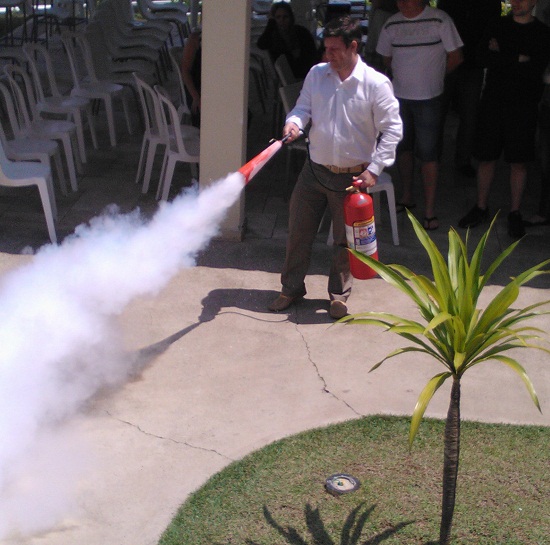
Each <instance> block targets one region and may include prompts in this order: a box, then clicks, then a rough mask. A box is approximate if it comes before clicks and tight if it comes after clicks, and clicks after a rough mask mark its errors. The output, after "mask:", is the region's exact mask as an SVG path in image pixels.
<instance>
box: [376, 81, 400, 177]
mask: <svg viewBox="0 0 550 545" xmlns="http://www.w3.org/2000/svg"><path fill="white" fill-rule="evenodd" d="M373 119H374V125H375V127H376V129H377V131H378V132H379V134H380V137H379V141H378V145H377V146H376V151H375V153H374V155H373V157H372V162H371V164H370V165H369V167H368V170H369V171H370V172H372V173H373V174H376V175H377V176H378V175H380V173H381V172H382V170H383V169H384V167H389V166H391V165H393V163H394V162H395V153H396V148H397V144H398V143H399V141H400V140H401V138H402V136H403V123H402V121H401V117H400V115H399V102H398V101H397V99H396V98H395V96H394V94H393V88H392V84H391V82H390V81H389V80H387V81H384V82H382V83H380V84H379V85H377V86H376V90H375V100H374V104H373Z"/></svg>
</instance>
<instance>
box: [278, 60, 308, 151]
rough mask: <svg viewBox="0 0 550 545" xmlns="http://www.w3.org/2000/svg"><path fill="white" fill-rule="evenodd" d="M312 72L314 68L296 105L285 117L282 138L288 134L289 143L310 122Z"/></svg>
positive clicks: (303, 86)
mask: <svg viewBox="0 0 550 545" xmlns="http://www.w3.org/2000/svg"><path fill="white" fill-rule="evenodd" d="M314 71H315V68H313V69H312V70H311V71H310V72H309V73H308V75H307V76H306V79H305V80H304V84H303V85H302V89H301V91H300V96H299V97H298V100H297V101H296V105H295V106H294V108H292V110H291V111H290V112H288V115H287V116H286V120H285V126H284V127H283V137H285V136H287V135H288V134H290V137H289V139H288V140H287V142H289V143H290V142H292V141H293V140H296V138H298V136H299V135H300V131H301V130H304V128H305V127H306V126H307V124H308V123H309V121H310V120H311V88H312V86H313V85H314V83H313V79H314V77H313V75H312V72H314Z"/></svg>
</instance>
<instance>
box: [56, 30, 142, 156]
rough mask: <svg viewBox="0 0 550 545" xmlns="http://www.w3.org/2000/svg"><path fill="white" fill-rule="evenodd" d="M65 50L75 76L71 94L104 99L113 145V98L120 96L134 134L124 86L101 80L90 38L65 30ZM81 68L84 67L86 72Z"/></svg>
mask: <svg viewBox="0 0 550 545" xmlns="http://www.w3.org/2000/svg"><path fill="white" fill-rule="evenodd" d="M61 40H62V41H63V45H64V46H65V50H66V51H67V55H68V58H69V65H70V68H71V73H72V76H73V85H74V86H73V89H72V91H71V96H79V97H85V98H90V99H98V100H102V101H103V102H104V103H105V111H106V113H107V125H108V129H109V140H110V143H111V146H116V133H115V116H114V111H113V98H114V97H119V98H120V99H121V101H122V107H123V109H124V115H125V117H126V126H127V128H128V133H130V134H132V126H131V124H130V117H129V113H128V103H127V101H126V96H125V94H124V87H123V86H122V85H120V84H118V83H114V82H112V81H109V80H100V79H98V77H97V76H96V72H95V69H94V65H93V61H92V53H91V49H90V45H89V43H88V40H87V38H86V36H85V35H84V34H80V33H75V32H64V33H63V34H62V36H61ZM75 44H76V46H77V47H78V49H79V50H80V52H81V54H82V60H83V63H81V62H80V63H79V61H78V57H77V54H76V48H75ZM79 68H83V70H84V74H82V73H81V71H80V70H79Z"/></svg>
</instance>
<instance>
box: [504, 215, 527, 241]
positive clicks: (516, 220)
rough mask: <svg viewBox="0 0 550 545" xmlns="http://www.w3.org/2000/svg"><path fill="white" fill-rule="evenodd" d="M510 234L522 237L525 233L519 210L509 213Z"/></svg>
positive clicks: (514, 236) (513, 236)
mask: <svg viewBox="0 0 550 545" xmlns="http://www.w3.org/2000/svg"><path fill="white" fill-rule="evenodd" d="M508 234H509V235H510V236H511V237H512V238H521V237H522V236H523V235H525V226H524V225H523V219H522V217H521V212H520V211H519V210H515V211H514V212H510V213H509V214H508Z"/></svg>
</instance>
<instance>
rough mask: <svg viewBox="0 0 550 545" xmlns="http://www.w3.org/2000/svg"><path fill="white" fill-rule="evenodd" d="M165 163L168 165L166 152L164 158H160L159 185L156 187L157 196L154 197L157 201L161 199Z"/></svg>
mask: <svg viewBox="0 0 550 545" xmlns="http://www.w3.org/2000/svg"><path fill="white" fill-rule="evenodd" d="M167 163H168V150H166V151H165V153H164V157H163V158H162V167H161V169H160V178H159V185H158V187H157V195H156V199H157V201H158V200H160V197H161V195H162V192H163V188H164V182H165V176H164V173H165V172H166V165H167Z"/></svg>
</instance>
